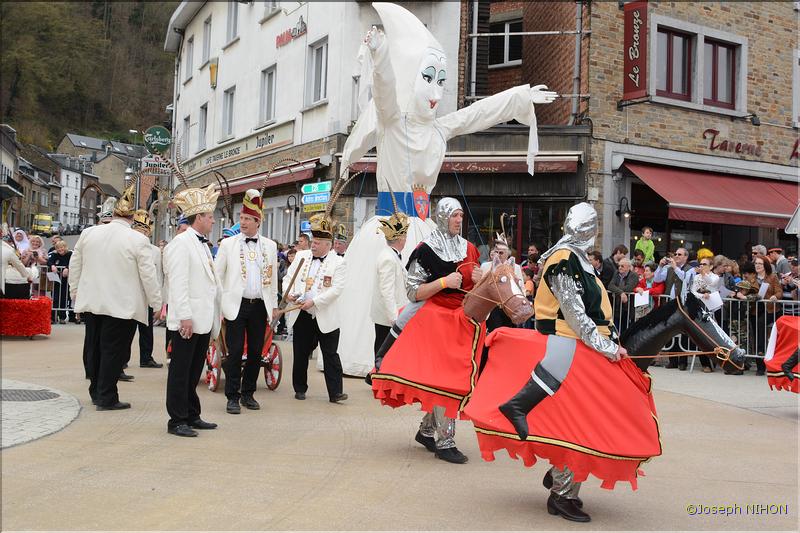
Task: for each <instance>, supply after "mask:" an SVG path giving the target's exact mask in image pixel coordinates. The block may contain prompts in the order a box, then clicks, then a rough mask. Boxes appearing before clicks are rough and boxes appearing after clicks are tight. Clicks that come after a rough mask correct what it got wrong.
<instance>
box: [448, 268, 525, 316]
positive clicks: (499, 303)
mask: <svg viewBox="0 0 800 533" xmlns="http://www.w3.org/2000/svg"><path fill="white" fill-rule="evenodd" d="M466 265H473V266H479V265H478V264H477V263H475V262H472V261H470V262H468V263H462V264H461V265H459V268H461V267H462V266H466ZM488 273H489V274H492V272H491V271H489V272H488ZM462 275H463V274H462ZM512 278H513V276H512ZM491 282H492V283H493V284H494V288H495V292H496V293H497V294H500V287H499V286H498V284H497V279H496V278H495V276H494V275H492V276H491ZM512 282H513V279H512ZM478 284H480V282H479V283H478ZM476 288H478V285H475V286H474V287H473V288H472V290H471V291H467V290H464V289H462V288H460V287H459V288H458V289H456V290H459V291H461V292H463V293H464V294H466V295H468V296H475V297H476V298H481V299H483V300H486V301H487V302H492V303H493V304H494V305H495V306H496V307H499V308H500V309H502V310H503V312H504V313H505V314H506V315H509V316H511V315H512V314H514V310H513V309H511V308H510V307H509V306H508V305H506V304H508V302H509V301H511V299H512V298H525V297H524V296H522V295H521V294H513V291H512V294H511V296H509V297H508V298H506V299H505V300H503V301H497V300H493V299H491V298H488V297H486V296H483V295H480V294H476V293H475V292H474V291H475V289H476Z"/></svg>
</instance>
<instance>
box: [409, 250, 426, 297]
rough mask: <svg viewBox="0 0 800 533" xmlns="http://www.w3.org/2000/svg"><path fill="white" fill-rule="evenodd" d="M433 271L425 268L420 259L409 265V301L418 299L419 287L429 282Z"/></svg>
mask: <svg viewBox="0 0 800 533" xmlns="http://www.w3.org/2000/svg"><path fill="white" fill-rule="evenodd" d="M430 276H431V273H430V272H428V271H427V270H425V269H424V268H423V267H422V265H420V264H419V261H417V260H416V259H414V260H413V261H412V262H411V264H410V265H409V266H408V278H407V279H406V296H408V299H409V301H411V302H416V301H417V289H419V287H420V285H422V284H423V283H427V282H428V278H429V277H430Z"/></svg>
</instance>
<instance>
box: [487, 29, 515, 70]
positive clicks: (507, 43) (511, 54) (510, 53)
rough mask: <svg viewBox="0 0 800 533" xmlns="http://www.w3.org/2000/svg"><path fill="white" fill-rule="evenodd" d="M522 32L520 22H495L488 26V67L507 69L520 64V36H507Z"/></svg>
mask: <svg viewBox="0 0 800 533" xmlns="http://www.w3.org/2000/svg"><path fill="white" fill-rule="evenodd" d="M521 31H522V21H521V20H511V21H507V22H496V23H493V24H490V25H489V32H490V33H502V34H503V35H495V36H492V37H489V67H509V66H515V65H520V64H522V36H521V35H509V34H510V33H518V32H521Z"/></svg>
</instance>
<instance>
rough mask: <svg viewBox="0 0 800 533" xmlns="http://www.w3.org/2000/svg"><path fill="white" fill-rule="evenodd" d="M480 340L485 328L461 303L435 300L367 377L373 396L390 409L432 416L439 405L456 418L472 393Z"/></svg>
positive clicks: (454, 299) (413, 321) (426, 304)
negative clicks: (409, 408)
mask: <svg viewBox="0 0 800 533" xmlns="http://www.w3.org/2000/svg"><path fill="white" fill-rule="evenodd" d="M485 335H486V326H485V324H483V323H478V322H475V321H474V320H472V319H470V318H468V317H467V316H466V315H465V314H464V311H463V308H462V306H461V298H452V297H447V296H442V297H440V296H439V295H437V296H434V297H433V298H431V299H430V300H428V301H427V302H426V303H425V305H423V306H422V307H421V308H420V310H419V311H417V314H416V315H414V317H413V318H412V319H411V320H410V321H409V322H408V324H406V327H405V329H403V333H402V334H401V335H400V336H399V337H397V340H396V341H395V343H394V344H393V345H392V348H391V349H390V350H389V352H388V353H387V354H386V356H385V357H384V359H383V363H381V370H380V372H377V373H375V374H372V393H373V395H374V396H375V398H376V399H377V400H380V402H381V403H382V404H383V405H388V406H390V407H401V406H403V405H411V404H414V403H420V404H421V406H422V410H423V411H427V412H431V411H432V410H433V408H434V407H436V406H441V407H444V408H445V416H448V417H450V418H456V417H457V416H459V414H460V412H461V411H462V410H463V409H464V406H465V405H466V403H467V402H468V401H469V398H470V395H471V394H472V390H473V389H474V388H475V380H476V379H477V375H478V367H479V365H480V357H481V353H482V351H483V341H484V337H485ZM462 418H463V416H462Z"/></svg>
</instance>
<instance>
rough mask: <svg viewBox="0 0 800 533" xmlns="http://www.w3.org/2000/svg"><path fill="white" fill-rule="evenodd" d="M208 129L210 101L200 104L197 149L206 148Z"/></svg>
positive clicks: (199, 150)
mask: <svg viewBox="0 0 800 533" xmlns="http://www.w3.org/2000/svg"><path fill="white" fill-rule="evenodd" d="M207 129H208V103H205V104H203V105H201V106H200V118H199V120H198V121H197V151H198V152H202V151H203V150H205V149H206V132H207Z"/></svg>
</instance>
